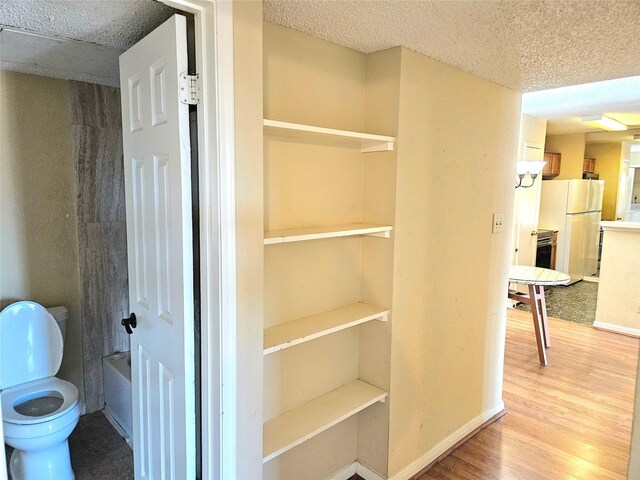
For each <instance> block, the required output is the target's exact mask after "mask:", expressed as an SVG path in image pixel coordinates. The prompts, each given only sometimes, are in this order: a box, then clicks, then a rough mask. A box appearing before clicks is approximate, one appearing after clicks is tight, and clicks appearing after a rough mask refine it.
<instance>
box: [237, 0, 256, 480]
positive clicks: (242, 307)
mask: <svg viewBox="0 0 640 480" xmlns="http://www.w3.org/2000/svg"><path fill="white" fill-rule="evenodd" d="M233 42H234V48H233V52H234V89H235V101H234V109H235V112H234V113H235V134H236V144H235V148H236V178H237V181H236V228H237V230H236V235H237V239H236V248H237V265H236V268H237V284H236V288H237V298H238V302H237V322H238V323H237V349H238V351H237V355H238V367H237V368H238V375H237V382H238V384H237V396H238V400H237V412H236V414H237V419H238V421H237V424H238V425H239V426H240V427H239V428H238V431H237V438H236V442H237V443H236V445H237V451H238V456H237V470H236V474H237V478H247V479H249V478H261V475H262V331H263V314H262V311H263V273H262V268H263V267H262V265H263V245H262V238H263V228H262V212H263V206H262V205H263V198H262V197H263V195H262V164H263V162H262V2H259V1H251V2H249V1H247V2H234V5H233Z"/></svg>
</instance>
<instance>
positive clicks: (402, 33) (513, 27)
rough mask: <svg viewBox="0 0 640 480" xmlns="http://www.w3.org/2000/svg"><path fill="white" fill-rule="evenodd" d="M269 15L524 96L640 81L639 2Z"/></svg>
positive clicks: (294, 4)
mask: <svg viewBox="0 0 640 480" xmlns="http://www.w3.org/2000/svg"><path fill="white" fill-rule="evenodd" d="M264 17H265V19H266V20H268V21H270V22H274V23H278V24H281V25H285V26H287V27H291V28H294V29H296V30H300V31H302V32H306V33H309V34H311V35H313V36H316V37H320V38H323V39H325V40H329V41H331V42H334V43H337V44H339V45H343V46H346V47H349V48H353V49H355V50H358V51H361V52H365V53H369V52H374V51H378V50H383V49H387V48H391V47H395V46H398V45H403V46H405V47H408V48H410V49H412V50H415V51H418V52H420V53H423V54H425V55H428V56H430V57H433V58H435V59H438V60H440V61H442V62H444V63H447V64H449V65H453V66H456V67H458V68H460V69H462V70H465V71H467V72H470V73H473V74H475V75H479V76H481V77H484V78H486V79H489V80H492V81H494V82H496V83H498V84H500V85H504V86H507V87H509V88H512V89H515V90H518V91H521V92H529V91H535V90H544V89H549V88H555V87H560V86H565V85H576V84H581V83H589V82H595V81H599V80H606V79H612V78H621V77H629V76H633V75H639V74H640V61H639V59H640V1H639V0H547V1H544V0H535V1H532V0H501V1H496V0H465V1H461V0H428V1H391V0H388V1H354V0H341V1H334V0H328V1H317V0H310V1H300V0H266V1H265V4H264Z"/></svg>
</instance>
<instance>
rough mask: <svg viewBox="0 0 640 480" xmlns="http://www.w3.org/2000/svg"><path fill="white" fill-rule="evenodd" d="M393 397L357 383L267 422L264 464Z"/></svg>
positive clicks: (372, 387)
mask: <svg viewBox="0 0 640 480" xmlns="http://www.w3.org/2000/svg"><path fill="white" fill-rule="evenodd" d="M388 395H389V394H388V393H387V392H385V391H384V390H380V389H379V388H376V387H374V386H373V385H369V384H368V383H365V382H363V381H361V380H354V381H353V382H351V383H348V384H347V385H344V386H342V387H340V388H338V389H337V390H334V391H332V392H329V393H326V394H324V395H322V396H320V397H318V398H315V399H313V400H311V401H310V402H308V403H305V404H304V405H301V406H299V407H296V408H294V409H292V410H289V411H288V412H286V413H283V414H282V415H279V416H277V417H275V418H273V419H271V420H269V421H267V422H265V423H264V433H263V435H264V437H263V442H264V446H263V449H264V450H263V459H262V462H263V463H267V462H268V461H269V460H271V459H273V458H275V457H277V456H278V455H281V454H283V453H284V452H286V451H288V450H291V449H292V448H293V447H296V446H298V445H300V444H301V443H303V442H305V441H307V440H309V439H310V438H312V437H314V436H316V435H318V434H319V433H322V432H324V431H325V430H328V429H329V428H331V427H333V426H334V425H337V424H338V423H340V422H341V421H343V420H346V419H347V418H349V417H350V416H352V415H355V414H356V413H358V412H361V411H362V410H364V409H365V408H367V407H369V406H371V405H373V404H374V403H376V402H384V401H385V400H386V398H387V396H388Z"/></svg>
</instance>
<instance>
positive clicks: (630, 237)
mask: <svg viewBox="0 0 640 480" xmlns="http://www.w3.org/2000/svg"><path fill="white" fill-rule="evenodd" d="M638 252H640V228H637V229H635V230H630V231H619V230H609V229H607V228H606V227H605V231H604V239H603V244H602V261H601V264H600V284H599V287H598V305H597V307H596V323H595V324H594V326H598V325H599V324H601V323H603V324H606V325H613V326H615V327H623V328H628V329H632V330H633V331H635V333H636V334H637V335H639V336H640V255H639V254H638ZM606 325H605V326H606Z"/></svg>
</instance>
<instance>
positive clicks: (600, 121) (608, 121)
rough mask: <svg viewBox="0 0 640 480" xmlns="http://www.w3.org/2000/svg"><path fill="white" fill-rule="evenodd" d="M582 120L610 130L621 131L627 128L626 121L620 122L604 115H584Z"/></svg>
mask: <svg viewBox="0 0 640 480" xmlns="http://www.w3.org/2000/svg"><path fill="white" fill-rule="evenodd" d="M581 120H582V122H583V123H586V124H588V125H593V126H594V127H598V128H602V129H604V130H607V131H609V132H621V131H623V130H626V129H627V126H626V125H625V124H624V123H620V122H618V121H617V120H614V119H613V118H609V117H605V116H604V115H589V116H587V117H582V119H581Z"/></svg>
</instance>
